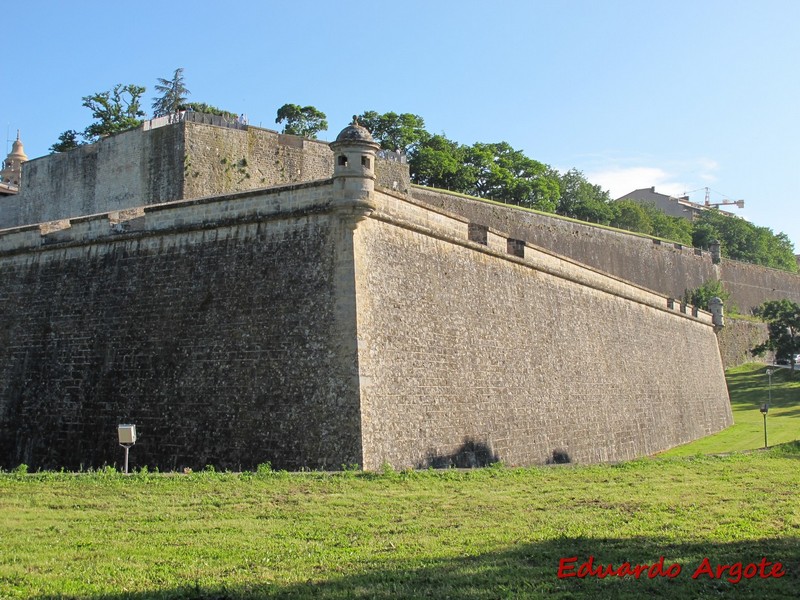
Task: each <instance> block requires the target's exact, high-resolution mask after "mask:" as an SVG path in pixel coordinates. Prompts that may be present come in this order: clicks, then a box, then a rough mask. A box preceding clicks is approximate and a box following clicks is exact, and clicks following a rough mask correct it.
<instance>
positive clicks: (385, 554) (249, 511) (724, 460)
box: [0, 368, 800, 600]
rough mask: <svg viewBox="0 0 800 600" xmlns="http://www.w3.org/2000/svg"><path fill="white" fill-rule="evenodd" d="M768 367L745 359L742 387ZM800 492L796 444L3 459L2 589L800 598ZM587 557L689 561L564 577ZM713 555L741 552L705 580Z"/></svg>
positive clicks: (91, 593) (120, 594) (85, 594)
mask: <svg viewBox="0 0 800 600" xmlns="http://www.w3.org/2000/svg"><path fill="white" fill-rule="evenodd" d="M754 371H755V369H753V372H752V373H751V371H750V370H748V369H746V368H745V369H742V370H741V372H735V373H732V374H731V382H732V385H738V383H737V382H738V381H739V379H738V378H739V377H741V378H742V379H741V389H740V390H739V391H736V392H734V396H735V398H736V399H737V400H736V401H738V393H739V392H740V391H741V393H744V394H749V393H753V394H756V395H757V393H758V392H757V391H755V387H757V385H758V380H757V379H752V380H750V381H751V383H750V384H746V380H747V379H748V378H749V377H754V378H755V377H756V376H755V374H754ZM774 383H775V382H774ZM777 385H778V386H779V387H780V385H781V383H780V382H778V383H777ZM786 385H787V386H789V389H790V390H791V389H794V388H793V386H794V384H786ZM773 391H774V388H773ZM753 397H755V396H753ZM773 399H774V397H773ZM774 400H775V399H774ZM790 401H791V393H789V396H787V402H790ZM774 404H777V403H776V402H774ZM796 405H797V406H800V403H797V402H796ZM747 410H750V409H749V408H748V409H747ZM775 410H776V411H777V409H775ZM737 413H738V411H737ZM770 414H772V412H771V413H770ZM793 416H794V417H796V415H792V414H789V413H787V414H786V415H784V417H786V418H788V419H791V418H792V417H793ZM758 417H759V418H760V413H758ZM737 426H738V425H737ZM761 441H762V444H763V437H762V438H761ZM757 445H758V444H757ZM715 449H717V450H719V449H720V448H719V447H715ZM799 491H800V443H797V442H795V443H790V444H786V445H783V446H780V447H775V448H772V449H770V450H769V451H756V452H750V453H734V454H732V455H729V456H690V457H672V458H656V459H643V460H637V461H633V462H629V463H623V464H619V465H599V466H578V467H575V466H558V467H541V468H530V469H507V468H503V467H491V468H486V469H479V470H474V471H455V470H451V471H423V472H400V473H397V472H393V471H388V472H385V473H378V474H370V473H360V472H343V473H334V474H324V473H299V474H288V473H275V472H271V471H268V470H266V469H264V470H262V472H259V473H242V474H233V473H214V472H203V473H193V474H190V475H183V474H181V475H169V474H155V473H147V472H141V473H137V474H135V475H132V476H129V477H126V476H123V475H120V474H119V473H117V472H115V471H113V470H107V471H100V472H94V473H80V474H67V473H38V474H23V473H22V472H17V473H5V474H2V475H0V534H1V535H2V546H1V547H0V598H45V599H55V598H92V599H100V598H111V599H112V600H122V599H123V598H130V599H134V600H144V599H149V598H208V599H211V598H215V599H223V598H230V599H233V598H322V599H342V600H344V599H346V598H382V599H390V598H459V599H460V598H464V599H473V598H474V599H478V598H487V599H488V598H641V597H644V596H655V597H669V598H717V597H738V598H783V597H796V596H797V588H798V584H799V583H800V494H798V492H799ZM590 556H591V557H594V558H593V560H594V561H595V564H602V565H608V564H609V563H611V564H613V565H614V568H618V567H620V566H622V565H623V563H625V562H627V563H631V565H633V566H635V565H639V564H647V565H652V564H653V563H657V562H658V561H659V560H660V558H661V557H664V570H666V569H667V568H668V567H670V565H672V564H678V565H680V568H681V570H680V573H678V574H675V571H676V567H672V570H671V571H670V573H671V574H673V575H675V576H674V577H668V576H663V575H660V574H657V573H656V569H654V570H653V573H654V575H655V577H654V578H652V579H651V578H649V577H648V571H647V570H645V571H644V572H640V576H639V577H638V578H636V577H635V576H633V575H629V576H625V577H617V576H609V577H605V578H602V579H601V578H599V577H597V576H588V577H583V578H581V577H568V578H559V577H558V571H559V565H560V564H562V563H561V561H562V560H563V559H569V558H572V557H575V559H576V560H575V562H574V563H564V570H565V572H569V571H568V567H569V566H570V565H572V566H574V567H576V568H577V567H578V566H579V565H580V564H581V563H583V562H585V561H587V560H588V559H589V557H590ZM704 559H708V562H707V563H704ZM777 561H779V562H781V563H782V567H781V569H780V570H778V571H773V570H772V569H773V568H774V565H767V564H766V563H767V562H769V563H775V562H777ZM737 563H740V564H741V565H745V566H746V565H748V564H750V563H753V564H755V565H756V566H754V567H746V568H744V569H743V572H744V574H745V575H753V572H754V570H755V576H754V577H751V578H745V577H743V576H742V573H741V572H739V571H737V568H739V567H737V566H736V565H737ZM706 564H708V565H710V566H711V568H712V569H715V568H716V566H717V565H718V564H723V565H733V567H732V569H729V570H728V571H726V573H725V574H724V575H723V576H722V577H719V578H718V577H716V576H714V577H710V576H709V574H708V573H707V572H702V573H701V574H699V575H698V577H697V578H694V579H693V578H692V575H693V574H694V573H695V571H696V570H697V569H698V568H699V567H702V566H705V565H706ZM759 564H760V567H759ZM759 570H760V573H759ZM575 572H576V571H575V570H573V571H571V573H575ZM779 573H785V575H783V576H782V577H776V576H775V575H777V574H779ZM760 574H763V575H765V576H766V577H761V576H760ZM770 575H772V576H770ZM737 577H738V578H741V579H740V580H739V581H738V582H736V580H737ZM731 580H733V581H731Z"/></svg>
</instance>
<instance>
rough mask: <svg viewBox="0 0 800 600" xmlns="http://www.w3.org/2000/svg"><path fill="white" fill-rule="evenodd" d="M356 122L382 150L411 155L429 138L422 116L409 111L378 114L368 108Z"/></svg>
mask: <svg viewBox="0 0 800 600" xmlns="http://www.w3.org/2000/svg"><path fill="white" fill-rule="evenodd" d="M358 122H359V123H361V124H362V125H363V126H364V127H366V128H367V129H368V130H369V132H370V133H371V134H372V137H373V138H374V139H375V141H376V142H378V143H379V144H380V145H381V148H383V149H384V150H399V151H402V152H405V153H407V154H410V155H413V154H414V153H415V152H416V151H417V149H418V148H419V147H420V145H421V144H423V143H424V142H426V141H427V140H429V139H430V138H431V134H430V133H428V132H427V131H425V121H424V120H423V119H422V117H420V116H419V115H412V114H411V113H402V114H397V113H394V112H387V113H384V114H378V113H377V112H375V111H374V110H368V111H365V112H363V113H361V115H359V117H358Z"/></svg>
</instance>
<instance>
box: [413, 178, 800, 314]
mask: <svg viewBox="0 0 800 600" xmlns="http://www.w3.org/2000/svg"><path fill="white" fill-rule="evenodd" d="M412 194H413V197H414V198H415V199H416V200H417V201H419V202H421V203H423V204H425V205H428V206H432V207H436V208H439V209H443V210H445V211H447V212H449V213H453V214H457V215H462V216H463V217H464V218H466V219H468V220H470V221H472V222H475V223H481V224H483V225H487V226H489V227H493V228H496V229H498V230H500V231H505V232H508V234H509V235H510V236H512V237H516V238H519V239H521V240H525V241H526V242H529V243H531V244H534V245H537V246H540V247H542V248H546V249H549V250H551V251H553V252H556V253H558V254H561V255H563V256H568V257H570V258H572V259H574V260H576V261H578V262H581V263H583V264H586V265H589V266H591V267H593V268H596V269H600V270H602V271H603V272H605V273H609V274H612V275H615V276H617V277H621V278H623V279H626V280H627V281H631V282H633V283H635V284H637V285H640V286H643V287H645V288H648V289H651V290H654V291H656V292H658V293H660V294H664V295H666V296H670V297H673V298H681V297H683V294H684V291H685V290H687V289H694V288H697V287H700V286H701V285H702V284H703V283H704V282H706V281H710V280H716V279H719V280H721V281H722V283H723V285H724V287H725V289H726V290H727V291H728V292H730V300H731V302H732V303H733V304H734V305H735V306H736V307H738V308H739V310H740V311H742V312H749V311H750V310H751V309H752V308H754V307H756V306H758V305H759V304H761V303H762V302H764V301H765V300H771V299H778V298H788V299H790V300H793V301H794V302H800V276H798V275H795V274H793V273H787V272H785V271H778V270H776V269H769V268H766V267H761V266H758V265H749V264H745V263H740V262H737V261H731V260H725V259H723V260H722V262H721V263H720V264H718V265H715V264H714V263H713V261H712V257H711V255H710V254H709V253H708V252H704V251H703V252H701V251H700V250H696V249H693V248H687V247H684V246H681V245H680V244H671V243H667V242H662V241H660V240H654V239H651V238H647V237H643V236H640V235H635V234H630V233H625V232H621V231H616V230H610V229H605V228H602V227H595V226H592V225H589V224H585V223H580V222H577V221H573V220H570V219H563V218H560V217H557V216H555V215H545V214H541V213H533V212H530V211H524V210H519V209H516V208H514V207H508V206H503V205H499V204H496V203H492V202H486V201H481V200H478V199H471V198H465V197H463V196H459V195H456V194H448V193H446V192H441V191H437V190H430V189H426V188H420V187H414V188H413V189H412Z"/></svg>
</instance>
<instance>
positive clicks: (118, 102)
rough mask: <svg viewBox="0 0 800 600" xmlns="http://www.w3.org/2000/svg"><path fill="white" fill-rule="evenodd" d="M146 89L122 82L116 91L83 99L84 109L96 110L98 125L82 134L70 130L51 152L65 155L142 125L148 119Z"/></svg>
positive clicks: (92, 126)
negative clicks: (144, 119) (142, 103)
mask: <svg viewBox="0 0 800 600" xmlns="http://www.w3.org/2000/svg"><path fill="white" fill-rule="evenodd" d="M144 92H145V88H144V87H142V86H138V85H134V84H132V83H129V84H128V85H122V84H121V83H118V84H117V85H115V86H114V88H113V89H111V90H108V91H105V92H97V93H95V94H92V95H91V96H84V97H83V106H85V107H86V108H88V109H89V110H91V111H92V118H93V119H94V122H93V123H91V124H90V125H89V126H88V127H87V128H86V129H84V130H83V132H82V133H79V132H77V131H75V130H74V129H69V130H67V131H65V132H64V133H62V134H61V135H60V136H59V137H58V142H56V143H55V144H53V145H52V146H50V151H51V152H65V151H66V150H71V149H72V148H75V147H77V146H80V145H82V144H91V143H94V142H96V141H98V140H99V139H100V138H102V137H105V136H107V135H111V134H114V133H119V132H121V131H127V130H128V129H135V128H136V127H138V126H139V125H141V124H142V117H144V116H145V113H144V111H143V110H142V107H141V97H142V94H144Z"/></svg>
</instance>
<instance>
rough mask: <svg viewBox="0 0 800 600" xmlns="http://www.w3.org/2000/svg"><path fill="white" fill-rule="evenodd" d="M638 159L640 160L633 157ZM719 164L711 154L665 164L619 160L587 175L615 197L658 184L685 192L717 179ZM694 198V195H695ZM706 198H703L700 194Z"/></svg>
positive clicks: (663, 188)
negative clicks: (649, 164) (650, 164)
mask: <svg viewBox="0 0 800 600" xmlns="http://www.w3.org/2000/svg"><path fill="white" fill-rule="evenodd" d="M630 162H637V161H633V160H632V161H630ZM717 169H719V164H718V163H717V162H716V161H715V160H712V159H709V158H699V159H696V160H694V161H666V164H665V165H662V166H658V167H655V166H641V165H638V166H621V165H619V163H617V164H615V165H614V166H609V167H606V168H603V167H599V168H596V169H595V170H593V171H590V172H587V173H586V178H587V179H588V180H589V181H591V182H592V183H594V184H597V185H599V186H600V187H601V188H603V189H604V190H608V192H609V195H610V196H611V198H612V199H613V198H619V197H620V196H624V195H625V194H628V193H630V192H632V191H633V190H638V189H641V188H649V187H655V188H656V192H659V193H661V194H669V195H671V196H683V195H686V194H688V193H690V192H697V191H699V189H698V188H703V187H705V186H707V185H709V184H710V183H712V182H714V181H716V176H715V174H714V172H715V171H716V170H717ZM693 199H694V198H693ZM699 200H702V198H699Z"/></svg>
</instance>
